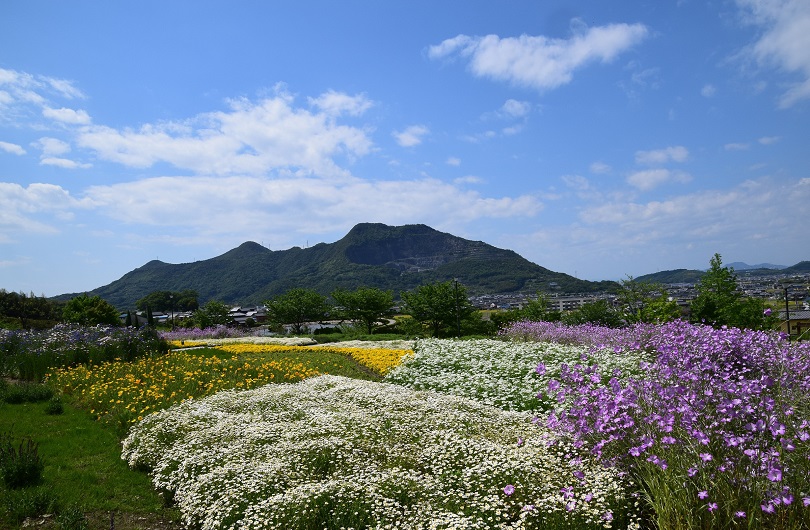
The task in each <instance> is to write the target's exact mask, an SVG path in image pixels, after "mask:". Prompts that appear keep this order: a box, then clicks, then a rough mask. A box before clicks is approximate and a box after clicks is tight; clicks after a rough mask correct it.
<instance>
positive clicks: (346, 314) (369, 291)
mask: <svg viewBox="0 0 810 530" xmlns="http://www.w3.org/2000/svg"><path fill="white" fill-rule="evenodd" d="M332 298H333V299H334V300H335V303H336V305H337V306H336V308H335V310H336V312H337V314H338V315H340V316H341V317H343V318H346V319H348V320H351V321H353V322H355V323H358V324H362V325H363V326H364V327H365V328H366V331H367V332H368V334H369V335H371V334H372V332H373V331H374V327H375V326H376V325H377V324H378V323H379V322H381V321H383V320H385V319H387V318H390V317H392V316H393V315H394V295H393V294H392V293H391V291H383V290H382V289H377V288H375V287H360V288H358V289H356V290H354V291H347V290H345V289H336V290H335V291H333V292H332Z"/></svg>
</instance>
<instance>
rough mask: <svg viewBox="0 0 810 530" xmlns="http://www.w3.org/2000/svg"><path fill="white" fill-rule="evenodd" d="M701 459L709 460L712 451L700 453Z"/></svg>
mask: <svg viewBox="0 0 810 530" xmlns="http://www.w3.org/2000/svg"><path fill="white" fill-rule="evenodd" d="M700 459H701V460H703V461H704V462H709V461H710V460H711V459H712V455H711V454H710V453H700Z"/></svg>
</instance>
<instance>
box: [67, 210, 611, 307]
mask: <svg viewBox="0 0 810 530" xmlns="http://www.w3.org/2000/svg"><path fill="white" fill-rule="evenodd" d="M454 278H457V279H458V281H459V282H461V283H462V284H463V285H464V286H465V287H466V288H467V291H468V293H469V294H471V295H473V294H495V293H513V292H527V293H535V292H537V291H543V292H596V291H604V290H615V288H616V283H615V282H610V281H603V282H590V281H586V280H579V279H577V278H574V277H573V276H570V275H568V274H563V273H559V272H553V271H550V270H548V269H546V268H543V267H541V266H539V265H536V264H534V263H532V262H530V261H528V260H526V259H525V258H523V257H521V256H520V255H518V254H517V253H515V252H513V251H511V250H503V249H499V248H496V247H493V246H491V245H488V244H486V243H483V242H481V241H469V240H466V239H463V238H460V237H457V236H454V235H451V234H447V233H443V232H439V231H437V230H434V229H433V228H430V227H429V226H426V225H421V224H420V225H405V226H387V225H384V224H377V223H363V224H358V225H356V226H355V227H354V228H352V229H351V230H350V231H349V233H348V234H346V236H344V237H343V238H342V239H340V240H339V241H336V242H334V243H319V244H317V245H315V246H313V247H309V248H300V247H293V248H290V249H288V250H280V251H273V250H269V249H267V248H265V247H263V246H261V245H259V244H257V243H254V242H247V243H243V244H241V245H239V246H238V247H237V248H235V249H233V250H230V251H228V252H226V253H225V254H222V255H221V256H217V257H215V258H211V259H207V260H203V261H197V262H194V263H181V264H170V263H164V262H162V261H158V260H153V261H150V262H149V263H147V264H145V265H143V266H142V267H139V268H137V269H135V270H133V271H131V272H128V273H127V274H125V275H124V276H122V277H121V278H120V279H118V280H116V281H114V282H112V283H110V284H109V285H105V286H103V287H99V288H97V289H94V290H92V291H89V292H88V294H90V295H98V296H100V297H101V298H103V299H105V300H107V301H108V302H110V303H111V304H113V305H115V306H116V307H118V308H119V309H127V308H132V307H134V306H135V302H136V301H137V300H139V299H141V298H143V297H144V296H146V295H147V294H149V293H151V292H153V291H159V290H166V291H182V290H186V289H193V290H195V291H197V293H198V294H199V301H200V303H201V304H204V303H205V302H207V301H209V300H221V301H224V302H226V303H240V304H253V303H261V302H263V301H265V300H268V299H270V298H272V297H273V296H276V295H278V294H281V293H284V292H286V291H288V290H289V289H291V288H294V287H305V288H309V289H314V290H316V291H318V292H320V293H321V294H324V295H328V294H329V293H331V292H332V291H333V290H334V289H336V288H338V287H342V288H346V289H355V288H357V287H361V286H366V287H377V288H380V289H384V290H391V291H393V292H394V296H395V297H397V296H399V293H400V292H401V291H407V290H411V289H414V288H415V287H418V286H419V285H422V284H425V283H432V282H436V281H449V280H453V279H454ZM73 296H75V294H65V295H61V296H59V297H56V298H57V299H70V298H71V297H73Z"/></svg>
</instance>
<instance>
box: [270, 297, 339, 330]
mask: <svg viewBox="0 0 810 530" xmlns="http://www.w3.org/2000/svg"><path fill="white" fill-rule="evenodd" d="M265 306H266V307H267V319H268V320H269V321H270V322H273V323H275V324H281V325H291V326H292V327H293V333H295V334H296V335H300V334H301V333H302V332H303V329H304V324H305V323H307V322H317V321H320V320H324V319H325V318H326V317H327V316H328V314H329V304H328V303H327V301H326V297H324V296H323V295H321V294H319V293H318V292H316V291H313V290H312V289H303V288H300V287H297V288H294V289H290V290H289V291H287V292H286V293H284V294H282V295H279V296H277V297H275V298H273V299H272V300H268V301H267V302H265Z"/></svg>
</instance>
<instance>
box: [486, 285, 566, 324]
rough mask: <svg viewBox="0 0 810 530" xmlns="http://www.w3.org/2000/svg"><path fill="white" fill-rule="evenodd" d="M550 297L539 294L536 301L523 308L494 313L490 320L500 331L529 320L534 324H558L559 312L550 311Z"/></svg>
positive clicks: (526, 304)
mask: <svg viewBox="0 0 810 530" xmlns="http://www.w3.org/2000/svg"><path fill="white" fill-rule="evenodd" d="M550 305H551V304H550V303H549V300H548V297H547V296H545V295H544V294H542V293H537V296H536V298H535V299H534V300H528V301H527V302H526V303H525V304H523V307H519V308H515V309H507V310H506V311H497V312H493V313H492V314H491V315H490V320H492V322H493V323H494V324H495V325H496V326H497V327H498V328H499V329H500V328H503V327H505V326H507V325H509V324H511V323H513V322H520V321H524V320H529V321H532V322H556V321H558V320H560V318H561V315H560V312H559V311H552V310H549V307H550Z"/></svg>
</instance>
